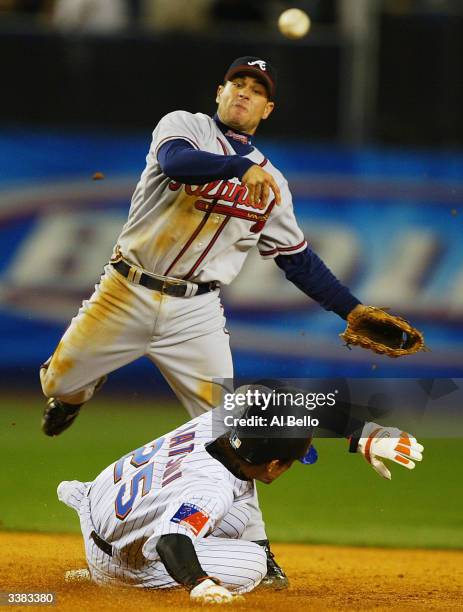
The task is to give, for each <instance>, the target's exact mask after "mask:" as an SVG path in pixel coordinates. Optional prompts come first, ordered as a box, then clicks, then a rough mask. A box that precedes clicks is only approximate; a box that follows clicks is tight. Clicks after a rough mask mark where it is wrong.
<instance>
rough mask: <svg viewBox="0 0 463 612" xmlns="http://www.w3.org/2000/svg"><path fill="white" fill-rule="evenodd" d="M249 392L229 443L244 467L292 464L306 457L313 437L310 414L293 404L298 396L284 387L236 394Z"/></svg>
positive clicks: (258, 386) (254, 388)
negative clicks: (242, 461)
mask: <svg viewBox="0 0 463 612" xmlns="http://www.w3.org/2000/svg"><path fill="white" fill-rule="evenodd" d="M246 392H249V397H251V396H252V398H253V399H252V400H251V401H250V403H248V404H247V406H246V408H245V410H244V412H243V413H242V414H241V416H240V417H239V418H237V419H236V420H235V424H234V426H233V427H232V428H231V430H230V433H229V441H230V444H231V446H232V447H233V449H234V450H235V452H236V454H237V455H238V456H239V457H241V459H244V460H245V461H246V462H247V463H252V464H260V463H266V462H267V461H271V460H272V459H279V460H280V461H284V462H286V461H293V460H296V459H301V458H302V457H304V455H305V454H306V453H307V450H308V448H309V446H310V443H311V441H312V437H313V427H312V426H311V425H310V420H311V419H310V412H309V411H308V410H307V408H306V407H305V406H304V405H298V404H296V403H295V400H296V394H298V395H300V394H301V392H300V391H299V390H297V389H294V388H291V387H287V386H276V387H275V386H270V387H267V386H264V385H262V384H258V383H257V384H255V385H247V386H245V387H241V388H239V389H237V390H236V391H235V394H238V393H246Z"/></svg>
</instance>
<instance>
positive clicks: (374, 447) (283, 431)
mask: <svg viewBox="0 0 463 612" xmlns="http://www.w3.org/2000/svg"><path fill="white" fill-rule="evenodd" d="M258 388H259V389H262V387H258ZM238 391H239V390H238ZM278 392H279V391H277V393H278ZM284 393H285V394H286V395H285V397H286V398H287V397H288V395H287V393H288V389H284ZM277 397H278V395H277ZM241 413H242V414H241V420H238V418H239V417H237V418H236V419H234V418H233V417H230V416H229V415H228V414H227V413H226V411H225V410H222V409H221V408H217V409H215V410H212V411H211V412H208V413H206V414H203V415H201V416H199V417H196V418H195V419H193V420H191V421H189V422H188V423H186V424H185V425H183V426H181V427H180V428H178V429H175V430H174V431H172V432H170V433H167V434H166V435H164V436H162V437H161V438H158V439H157V440H153V441H151V442H148V443H147V444H145V445H144V446H142V447H141V448H139V449H137V450H135V451H131V452H130V453H127V454H126V455H124V456H123V457H121V458H120V459H119V460H118V461H116V462H114V463H113V464H111V465H110V466H108V467H107V468H106V469H105V470H103V472H101V474H99V476H97V477H96V478H95V480H94V481H93V482H87V483H82V482H79V481H70V482H69V481H65V482H62V483H61V484H60V485H59V486H58V497H59V499H60V500H61V501H63V502H64V503H66V504H67V505H68V506H70V507H71V508H73V509H74V510H76V511H77V512H78V514H79V517H80V522H81V529H82V534H83V538H84V544H85V552H86V558H87V563H88V568H89V572H90V577H91V579H92V580H94V581H95V582H97V583H99V584H103V585H104V584H108V585H111V584H118V583H122V584H127V585H129V586H132V587H147V588H155V589H161V588H170V587H176V586H179V585H182V586H184V587H185V588H187V589H188V590H189V591H190V598H191V599H192V600H194V601H196V602H199V603H225V602H228V601H231V600H232V599H233V597H234V596H235V595H237V594H240V593H246V592H249V591H251V590H252V589H254V588H255V587H256V586H257V585H259V583H261V581H262V579H263V578H264V576H265V575H266V572H267V558H266V554H265V551H264V549H263V548H262V547H261V546H259V545H258V544H256V543H254V542H250V541H247V540H244V539H243V538H242V535H243V532H244V530H245V527H246V525H247V523H248V521H249V519H250V515H251V508H252V505H251V506H249V503H250V502H251V504H252V500H253V491H254V488H255V482H254V481H255V480H259V481H261V482H264V483H267V484H269V483H271V482H273V481H274V480H275V479H276V478H278V477H279V476H281V475H282V474H283V473H284V472H285V471H286V470H288V469H289V468H290V467H291V465H292V463H293V462H294V461H295V460H296V459H302V460H303V458H304V457H305V456H306V455H307V451H308V450H309V447H310V444H311V439H312V435H313V429H311V427H310V426H308V427H307V426H304V425H303V424H299V425H292V424H290V418H291V417H292V418H293V419H300V421H299V423H302V422H303V420H304V418H305V419H307V414H308V413H307V409H306V408H304V407H303V406H302V407H301V406H294V405H289V406H288V403H287V401H286V402H285V405H284V406H283V407H281V406H278V404H277V403H272V404H270V405H269V406H268V407H267V408H266V409H265V410H263V408H262V404H261V403H259V401H258V400H257V401H253V402H251V403H250V404H249V405H248V406H247V408H245V411H244V413H243V411H242V409H241ZM321 417H322V426H323V427H324V428H331V429H332V430H333V431H336V433H341V432H342V433H346V432H347V433H349V434H350V436H351V442H350V450H351V451H353V452H355V451H356V452H359V453H361V454H363V455H364V456H365V457H366V458H367V459H368V461H369V462H370V463H371V465H372V467H373V468H374V469H375V470H376V471H377V472H378V473H380V474H381V475H382V476H384V477H385V478H390V472H389V471H388V469H387V468H386V467H385V465H384V463H383V462H382V461H381V459H383V458H387V459H390V460H392V461H394V462H396V463H398V464H399V465H402V466H404V467H408V468H409V469H412V468H414V467H415V465H414V461H421V459H422V451H423V447H422V446H421V444H419V443H418V442H417V441H416V439H415V438H413V437H411V436H410V435H409V434H406V433H405V432H402V431H400V430H398V429H395V428H391V427H381V426H380V425H376V424H375V423H365V422H360V421H355V420H354V419H349V418H348V417H346V416H345V415H344V414H343V413H342V412H341V411H338V412H336V409H335V408H334V409H327V408H324V409H323V415H321ZM227 418H232V426H231V427H228V428H227V427H226V425H227V424H228V423H227ZM275 418H276V419H277V422H278V425H273V424H272V423H273V422H274V420H275ZM282 419H283V421H282ZM295 422H296V423H297V421H295Z"/></svg>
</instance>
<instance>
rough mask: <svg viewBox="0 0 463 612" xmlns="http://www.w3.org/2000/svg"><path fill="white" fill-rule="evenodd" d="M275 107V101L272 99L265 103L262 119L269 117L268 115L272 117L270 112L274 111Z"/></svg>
mask: <svg viewBox="0 0 463 612" xmlns="http://www.w3.org/2000/svg"><path fill="white" fill-rule="evenodd" d="M274 108H275V102H272V101H271V100H269V101H268V102H267V104H266V105H265V109H264V114H263V115H262V119H267V117H270V114H271V113H272V111H273V109H274Z"/></svg>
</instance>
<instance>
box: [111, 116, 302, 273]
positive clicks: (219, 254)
mask: <svg viewBox="0 0 463 612" xmlns="http://www.w3.org/2000/svg"><path fill="white" fill-rule="evenodd" d="M179 138H180V139H183V140H186V141H187V142H189V143H190V144H191V145H192V146H193V147H194V148H195V149H200V150H201V151H206V152H209V153H216V154H219V155H234V154H235V151H234V150H233V149H232V147H231V145H230V143H229V142H228V141H227V139H226V138H225V137H224V135H223V134H222V132H221V131H220V129H219V128H218V126H217V125H216V123H215V121H214V120H213V119H212V118H211V117H209V116H207V115H204V114H202V113H196V114H191V113H188V112H186V111H175V112H173V113H169V114H168V115H166V116H165V117H163V119H161V121H160V122H159V124H158V125H157V127H156V129H155V130H154V132H153V139H152V143H151V147H150V150H149V153H148V155H147V158H146V167H145V169H144V171H143V173H142V175H141V178H140V181H139V182H138V184H137V187H136V189H135V192H134V194H133V197H132V203H131V207H130V212H129V217H128V220H127V222H126V224H125V225H124V227H123V229H122V232H121V234H120V236H119V238H118V245H117V246H118V249H119V251H120V252H121V253H122V255H123V256H124V257H125V258H126V259H127V260H129V261H130V262H131V263H133V264H135V265H137V266H139V267H141V268H143V269H145V270H147V271H148V272H151V273H154V274H160V275H163V276H171V277H175V278H183V279H187V280H192V281H196V282H209V281H219V282H220V283H221V284H225V285H227V284H229V283H230V282H231V281H232V280H233V279H234V278H235V277H236V275H237V274H238V273H239V271H240V270H241V267H242V266H243V263H244V261H245V259H246V255H247V253H248V252H249V250H250V249H251V248H252V247H254V246H257V248H258V249H259V251H260V253H261V255H262V257H265V258H272V257H276V256H277V255H278V254H294V253H298V252H300V251H303V250H304V249H305V247H306V246H307V245H306V242H305V239H304V235H303V233H302V231H301V229H300V228H299V226H298V225H297V222H296V219H295V217H294V211H293V204H292V198H291V193H290V191H289V188H288V183H287V181H286V179H285V178H284V177H283V175H282V174H281V172H280V171H279V170H277V169H276V168H275V167H274V166H273V165H272V164H271V163H270V161H268V160H267V159H266V158H265V157H264V155H263V154H262V153H261V152H260V151H259V150H258V149H256V148H254V149H253V150H252V151H251V152H250V153H249V154H248V155H246V157H247V158H248V159H250V160H251V161H254V162H255V163H256V164H259V165H261V166H262V167H264V168H265V170H266V171H267V172H269V173H270V174H272V175H273V177H274V178H275V180H276V182H277V184H278V186H279V187H280V190H281V195H282V203H281V205H280V206H275V205H274V203H273V201H272V199H270V201H269V203H268V204H267V206H266V207H265V208H264V209H262V208H260V207H259V205H251V203H250V202H249V198H248V191H247V189H246V188H245V187H244V186H243V185H242V184H241V182H240V181H239V180H238V179H237V178H234V179H229V180H223V181H213V182H211V183H208V184H206V185H200V186H194V185H183V184H181V183H178V182H175V181H173V180H171V179H170V178H169V177H167V176H166V175H165V174H163V172H162V170H161V167H160V165H159V163H158V160H157V152H158V150H159V148H160V147H161V146H162V144H164V143H165V142H168V141H169V140H175V139H179Z"/></svg>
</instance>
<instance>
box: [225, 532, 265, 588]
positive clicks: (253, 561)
mask: <svg viewBox="0 0 463 612" xmlns="http://www.w3.org/2000/svg"><path fill="white" fill-rule="evenodd" d="M246 544H248V545H249V544H253V545H254V546H255V550H253V551H252V556H247V558H246V560H245V561H244V562H243V563H242V564H241V565H240V567H239V568H237V574H239V577H237V576H235V577H234V578H235V584H234V585H233V586H234V588H233V590H234V591H235V592H236V593H248V592H249V591H252V590H253V589H255V588H256V587H257V586H258V585H259V584H260V582H261V581H262V579H263V578H264V576H265V575H266V574H267V555H266V553H265V550H264V549H263V548H262V546H259V545H258V544H254V543H253V542H246Z"/></svg>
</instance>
